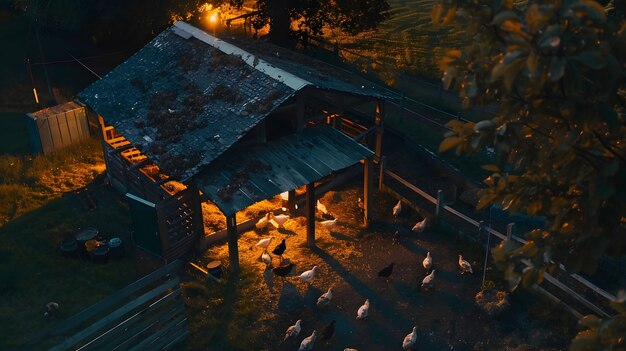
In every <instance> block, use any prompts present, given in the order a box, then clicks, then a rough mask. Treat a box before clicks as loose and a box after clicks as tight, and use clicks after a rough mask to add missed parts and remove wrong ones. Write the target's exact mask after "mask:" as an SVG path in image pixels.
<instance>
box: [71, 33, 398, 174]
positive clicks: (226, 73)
mask: <svg viewBox="0 0 626 351" xmlns="http://www.w3.org/2000/svg"><path fill="white" fill-rule="evenodd" d="M246 48H249V49H250V50H254V52H248V51H245V50H243V49H242V48H240V47H238V46H237V45H233V44H230V43H227V42H225V41H223V40H220V39H217V38H215V37H213V36H210V35H208V34H206V33H205V32H203V31H201V30H200V29H198V28H195V27H193V26H191V25H189V24H187V23H185V22H177V23H175V24H174V25H172V26H171V27H170V28H168V29H166V30H165V31H163V32H162V33H161V34H159V35H158V36H157V37H156V38H155V39H153V40H152V41H151V42H150V43H149V44H148V45H146V46H145V47H143V48H142V49H141V50H139V51H138V52H137V53H135V54H134V55H133V56H132V57H131V58H129V59H128V60H127V61H125V62H124V63H122V64H121V65H119V66H118V67H116V68H115V69H113V70H112V71H111V72H109V73H108V74H107V75H105V76H104V77H103V78H102V79H100V80H98V81H96V82H95V83H93V84H92V85H90V86H89V87H87V88H86V89H85V90H83V91H82V92H80V93H79V94H78V96H79V98H80V99H81V100H82V101H83V102H84V103H86V104H87V105H89V107H90V108H91V109H92V110H94V111H95V112H97V113H98V114H99V115H101V116H103V118H104V119H105V120H106V122H107V123H109V124H111V125H113V126H114V127H115V128H116V129H117V130H118V131H119V132H120V133H121V134H122V135H124V137H126V138H127V139H128V140H129V141H130V142H131V143H133V145H134V146H135V147H137V148H139V149H140V150H141V151H142V152H143V153H145V154H146V155H148V156H149V157H151V158H152V159H154V160H155V162H156V163H157V164H159V166H160V167H161V168H162V169H163V171H164V172H166V173H168V174H170V175H171V176H174V177H176V178H179V179H180V180H181V181H186V180H189V179H190V178H191V177H193V176H194V175H195V174H197V173H198V172H200V170H201V169H202V168H203V167H204V166H207V165H209V164H210V163H211V162H213V161H214V160H215V159H216V158H217V157H218V156H220V155H221V154H223V153H224V152H225V151H226V150H228V149H229V148H230V147H231V146H232V145H233V144H235V143H236V142H237V141H238V140H240V139H241V138H242V137H243V136H244V135H245V134H246V133H247V132H248V131H250V129H252V128H253V127H254V126H255V125H257V124H258V123H259V122H260V121H262V120H263V119H264V118H265V116H267V115H268V114H269V113H270V112H271V111H272V110H274V109H275V108H277V107H278V106H280V105H281V104H283V103H284V102H285V101H286V100H287V99H289V98H290V97H291V96H293V95H294V94H295V93H296V92H297V91H298V90H300V89H302V88H304V87H307V86H313V87H316V88H320V89H327V90H336V91H341V92H345V93H351V94H358V95H366V96H372V97H376V98H388V97H390V96H389V95H388V93H386V90H381V89H380V87H376V86H375V85H373V84H372V83H370V82H368V81H367V80H365V79H363V78H360V77H359V76H358V75H356V74H350V73H348V72H346V71H343V70H340V69H337V68H333V67H332V66H329V65H326V64H323V63H321V62H320V61H317V60H313V59H311V58H308V57H306V56H304V55H300V54H296V53H292V52H290V51H288V50H285V49H282V48H278V47H275V46H273V45H271V44H267V43H255V44H254V45H251V44H249V43H248V44H246ZM276 53H277V54H276ZM296 61H297V62H296Z"/></svg>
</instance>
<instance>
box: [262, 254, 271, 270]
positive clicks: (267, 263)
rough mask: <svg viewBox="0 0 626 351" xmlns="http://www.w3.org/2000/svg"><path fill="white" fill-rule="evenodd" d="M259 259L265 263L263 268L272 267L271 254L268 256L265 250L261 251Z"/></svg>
mask: <svg viewBox="0 0 626 351" xmlns="http://www.w3.org/2000/svg"><path fill="white" fill-rule="evenodd" d="M261 261H263V263H265V269H270V268H272V256H270V254H268V253H267V251H263V253H262V254H261Z"/></svg>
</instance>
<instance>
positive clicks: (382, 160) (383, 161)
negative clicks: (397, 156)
mask: <svg viewBox="0 0 626 351" xmlns="http://www.w3.org/2000/svg"><path fill="white" fill-rule="evenodd" d="M386 166H387V156H383V157H381V158H380V162H378V167H379V168H378V170H379V172H380V173H379V174H378V191H383V185H384V184H385V180H384V179H385V167H386Z"/></svg>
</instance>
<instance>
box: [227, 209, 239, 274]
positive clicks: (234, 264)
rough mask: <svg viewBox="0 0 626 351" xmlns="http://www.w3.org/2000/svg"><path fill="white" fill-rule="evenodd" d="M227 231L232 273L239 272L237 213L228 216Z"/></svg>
mask: <svg viewBox="0 0 626 351" xmlns="http://www.w3.org/2000/svg"><path fill="white" fill-rule="evenodd" d="M226 231H227V233H228V258H229V260H230V265H229V267H228V269H229V271H230V273H231V274H238V273H239V248H238V243H237V241H238V239H239V235H238V234H237V217H236V215H235V214H233V215H230V216H226Z"/></svg>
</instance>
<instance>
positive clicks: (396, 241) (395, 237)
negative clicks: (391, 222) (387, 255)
mask: <svg viewBox="0 0 626 351" xmlns="http://www.w3.org/2000/svg"><path fill="white" fill-rule="evenodd" d="M399 243H400V231H399V230H396V231H395V232H394V233H393V235H392V236H391V244H392V245H395V244H399Z"/></svg>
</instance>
